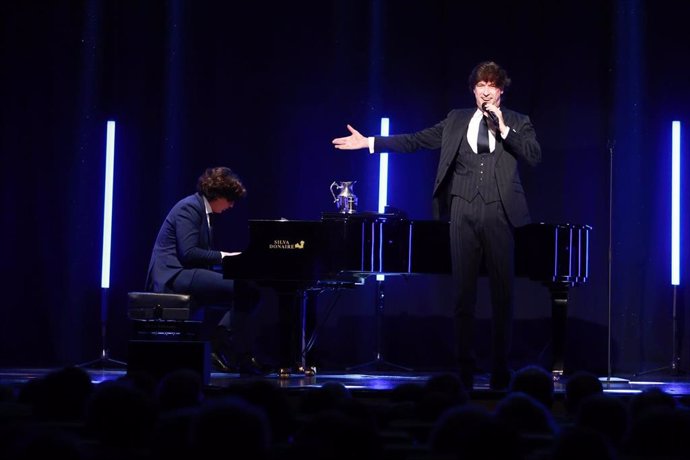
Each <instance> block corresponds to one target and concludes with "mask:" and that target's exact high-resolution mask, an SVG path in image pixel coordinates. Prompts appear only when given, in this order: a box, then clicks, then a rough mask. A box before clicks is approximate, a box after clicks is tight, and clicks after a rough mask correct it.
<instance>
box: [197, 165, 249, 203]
mask: <svg viewBox="0 0 690 460" xmlns="http://www.w3.org/2000/svg"><path fill="white" fill-rule="evenodd" d="M196 189H197V191H198V192H199V193H201V194H202V195H204V196H205V197H206V198H207V199H208V200H215V199H216V198H225V199H226V200H229V201H236V200H237V199H238V198H243V197H244V196H245V195H246V194H247V189H246V188H245V187H244V185H243V184H242V181H241V180H240V178H239V177H238V176H237V174H235V173H234V172H232V170H231V169H230V168H226V167H225V166H217V167H215V168H208V169H206V171H204V173H203V174H202V175H201V176H199V180H198V181H197V184H196Z"/></svg>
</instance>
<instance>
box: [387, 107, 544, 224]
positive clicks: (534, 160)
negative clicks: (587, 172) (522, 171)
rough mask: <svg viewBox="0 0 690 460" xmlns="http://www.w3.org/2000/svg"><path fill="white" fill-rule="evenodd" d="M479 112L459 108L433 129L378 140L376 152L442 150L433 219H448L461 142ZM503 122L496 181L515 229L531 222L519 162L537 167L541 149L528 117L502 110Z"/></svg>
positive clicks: (498, 146) (437, 175)
mask: <svg viewBox="0 0 690 460" xmlns="http://www.w3.org/2000/svg"><path fill="white" fill-rule="evenodd" d="M475 111H476V109H456V110H452V111H451V112H450V113H448V116H447V117H446V118H445V119H444V120H442V121H440V122H439V123H437V124H436V125H434V126H432V127H431V128H427V129H424V130H422V131H417V132H415V133H412V134H400V135H395V136H388V137H378V136H377V137H376V140H375V142H374V146H375V147H376V150H377V151H381V152H385V151H388V150H390V151H394V152H413V151H415V150H419V149H438V148H440V149H441V156H440V158H439V162H438V168H437V170H436V181H435V182H434V191H433V199H434V217H435V218H447V216H448V213H449V209H448V204H449V202H450V196H449V194H450V188H449V186H450V182H451V180H450V176H451V175H452V172H453V171H454V168H455V156H456V155H457V153H458V149H459V147H460V142H461V141H462V138H463V137H466V136H467V127H468V126H469V123H470V119H471V118H472V115H474V113H475ZM501 112H502V113H503V120H504V121H505V123H506V125H507V126H509V127H510V133H509V134H508V136H507V137H506V138H505V139H502V138H501V136H500V135H499V136H497V139H496V141H497V142H496V148H495V150H494V152H493V153H494V154H495V155H496V168H495V179H496V183H497V185H498V193H499V195H500V197H501V201H502V202H503V206H504V208H505V210H506V214H507V216H508V219H509V220H510V223H511V224H512V225H513V226H515V227H520V226H523V225H526V224H528V223H529V222H530V215H529V210H528V208H527V200H526V199H525V192H524V190H523V188H522V182H521V180H520V175H519V172H518V160H521V161H524V162H526V163H527V164H529V165H531V166H534V165H537V164H538V163H539V162H541V147H540V146H539V143H538V142H537V139H536V134H535V132H534V128H533V126H532V123H531V121H530V119H529V117H528V116H527V115H523V114H520V113H517V112H513V111H511V110H508V109H503V108H502V109H501Z"/></svg>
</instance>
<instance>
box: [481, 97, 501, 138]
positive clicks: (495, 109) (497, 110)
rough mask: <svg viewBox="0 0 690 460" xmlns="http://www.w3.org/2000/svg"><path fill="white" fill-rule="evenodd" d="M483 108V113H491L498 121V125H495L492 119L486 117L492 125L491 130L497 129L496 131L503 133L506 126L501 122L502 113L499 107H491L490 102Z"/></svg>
mask: <svg viewBox="0 0 690 460" xmlns="http://www.w3.org/2000/svg"><path fill="white" fill-rule="evenodd" d="M483 108H484V111H485V112H491V113H492V114H494V115H495V116H496V118H497V119H498V124H496V123H495V122H494V120H493V119H492V117H490V116H487V118H488V119H489V121H490V122H491V124H492V125H493V128H495V129H497V130H498V131H500V132H504V131H505V129H506V124H505V122H504V121H503V112H501V109H500V108H499V107H497V106H495V105H493V104H492V103H490V102H489V103H487V104H486V105H485V106H484V107H483Z"/></svg>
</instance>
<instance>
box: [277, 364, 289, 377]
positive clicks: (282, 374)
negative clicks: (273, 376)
mask: <svg viewBox="0 0 690 460" xmlns="http://www.w3.org/2000/svg"><path fill="white" fill-rule="evenodd" d="M278 378H279V379H288V378H290V368H289V367H281V368H280V369H278Z"/></svg>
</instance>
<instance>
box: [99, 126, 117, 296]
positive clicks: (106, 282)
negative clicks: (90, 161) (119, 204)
mask: <svg viewBox="0 0 690 460" xmlns="http://www.w3.org/2000/svg"><path fill="white" fill-rule="evenodd" d="M114 165H115V122H114V121H108V123H107V128H106V139H105V193H104V194H103V256H102V262H101V288H103V289H107V288H109V287H110V240H111V232H112V224H113V170H114Z"/></svg>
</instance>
